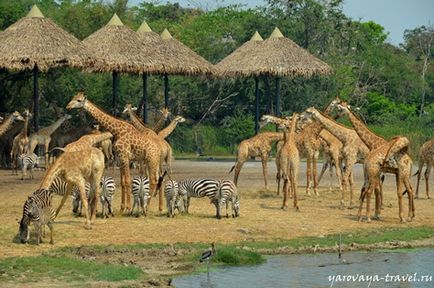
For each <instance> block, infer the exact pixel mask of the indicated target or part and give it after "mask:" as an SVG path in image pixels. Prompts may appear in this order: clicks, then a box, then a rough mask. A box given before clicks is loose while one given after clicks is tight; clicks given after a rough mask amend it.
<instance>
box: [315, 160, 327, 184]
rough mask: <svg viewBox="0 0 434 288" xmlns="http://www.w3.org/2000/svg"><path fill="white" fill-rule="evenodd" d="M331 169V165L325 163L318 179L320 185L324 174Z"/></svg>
mask: <svg viewBox="0 0 434 288" xmlns="http://www.w3.org/2000/svg"><path fill="white" fill-rule="evenodd" d="M328 167H329V163H328V162H324V163H323V165H322V168H321V172H320V173H319V177H318V185H319V183H320V182H321V179H322V176H323V175H324V172H325V171H327V168H328Z"/></svg>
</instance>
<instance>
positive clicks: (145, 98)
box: [142, 73, 148, 124]
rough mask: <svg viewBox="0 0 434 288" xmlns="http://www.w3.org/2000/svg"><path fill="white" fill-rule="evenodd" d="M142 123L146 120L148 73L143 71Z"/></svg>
mask: <svg viewBox="0 0 434 288" xmlns="http://www.w3.org/2000/svg"><path fill="white" fill-rule="evenodd" d="M142 103H143V123H145V124H146V123H147V122H148V111H147V108H148V75H147V74H146V73H143V100H142Z"/></svg>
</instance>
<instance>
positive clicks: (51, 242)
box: [47, 221, 54, 244]
mask: <svg viewBox="0 0 434 288" xmlns="http://www.w3.org/2000/svg"><path fill="white" fill-rule="evenodd" d="M47 226H48V228H49V229H50V244H54V241H53V232H54V227H53V223H52V222H51V221H50V222H48V223H47Z"/></svg>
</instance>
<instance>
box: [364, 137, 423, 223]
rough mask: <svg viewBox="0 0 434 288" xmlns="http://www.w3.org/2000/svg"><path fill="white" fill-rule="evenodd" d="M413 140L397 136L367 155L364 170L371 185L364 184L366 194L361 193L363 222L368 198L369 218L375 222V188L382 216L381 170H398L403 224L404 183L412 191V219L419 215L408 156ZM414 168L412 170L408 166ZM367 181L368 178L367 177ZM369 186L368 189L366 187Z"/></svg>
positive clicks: (409, 204) (410, 162) (378, 211)
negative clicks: (372, 209)
mask: <svg viewBox="0 0 434 288" xmlns="http://www.w3.org/2000/svg"><path fill="white" fill-rule="evenodd" d="M409 143H410V141H409V140H408V139H407V138H406V137H399V136H398V137H395V138H393V139H392V140H390V141H389V142H386V143H385V144H383V145H381V146H378V147H376V148H374V149H373V150H372V151H371V152H370V153H369V154H368V156H367V157H366V158H365V164H364V172H365V177H367V179H368V181H367V185H366V184H364V188H363V189H362V194H361V196H360V198H361V199H360V206H359V212H358V218H359V221H360V220H362V208H363V201H364V198H365V197H366V217H367V221H368V222H371V217H370V213H371V211H370V198H371V194H372V191H375V195H376V197H375V200H376V201H375V217H376V218H379V215H380V211H381V209H380V208H381V195H379V193H380V191H379V186H380V173H381V172H388V173H394V174H396V175H397V177H396V186H397V189H396V190H397V196H398V207H399V219H400V220H401V223H404V222H405V219H404V214H403V208H402V197H403V195H404V193H402V192H401V185H402V184H404V187H405V189H406V190H405V191H406V192H407V193H408V218H407V221H411V220H412V219H413V218H414V216H415V208H414V197H413V188H412V187H411V184H410V176H411V165H412V161H411V159H410V157H408V154H407V151H408V146H409ZM408 167H410V169H409V168H408ZM365 183H366V180H365ZM365 187H366V188H365Z"/></svg>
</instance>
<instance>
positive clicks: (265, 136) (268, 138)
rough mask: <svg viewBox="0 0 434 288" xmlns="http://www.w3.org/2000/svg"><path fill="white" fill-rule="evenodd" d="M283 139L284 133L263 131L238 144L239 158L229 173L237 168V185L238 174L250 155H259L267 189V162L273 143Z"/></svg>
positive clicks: (235, 178)
mask: <svg viewBox="0 0 434 288" xmlns="http://www.w3.org/2000/svg"><path fill="white" fill-rule="evenodd" d="M282 139H283V133H280V132H262V133H258V134H257V135H255V136H253V137H251V138H249V139H245V140H243V141H241V143H240V144H239V145H238V151H237V160H236V162H235V165H234V166H232V168H231V170H230V171H229V173H231V172H232V171H233V170H234V169H235V174H234V183H235V185H237V182H238V176H239V174H240V171H241V168H242V167H243V165H244V162H246V160H247V159H248V158H249V157H256V156H259V157H260V158H261V161H262V173H263V175H264V182H265V189H266V190H267V189H268V184H267V174H268V172H267V171H268V169H267V162H268V157H269V154H270V151H271V145H273V143H274V142H277V141H280V140H282Z"/></svg>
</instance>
